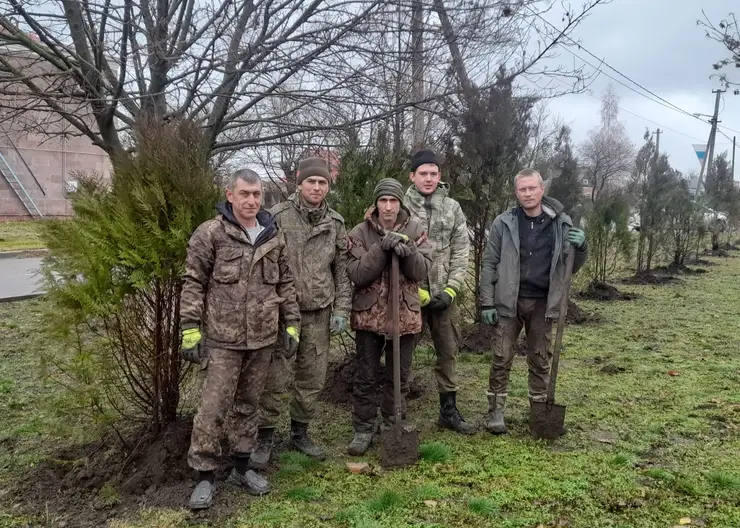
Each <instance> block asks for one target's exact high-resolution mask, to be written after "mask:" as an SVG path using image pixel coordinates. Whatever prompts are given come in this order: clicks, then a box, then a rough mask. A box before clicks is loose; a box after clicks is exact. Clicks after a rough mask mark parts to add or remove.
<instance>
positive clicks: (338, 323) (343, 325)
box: [329, 315, 348, 335]
mask: <svg viewBox="0 0 740 528" xmlns="http://www.w3.org/2000/svg"><path fill="white" fill-rule="evenodd" d="M347 326H348V325H347V318H346V317H342V316H341V315H332V317H331V323H330V324H329V330H330V331H331V335H339V334H343V333H344V332H346V331H347Z"/></svg>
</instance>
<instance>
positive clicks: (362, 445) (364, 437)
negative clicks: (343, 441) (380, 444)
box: [347, 432, 373, 456]
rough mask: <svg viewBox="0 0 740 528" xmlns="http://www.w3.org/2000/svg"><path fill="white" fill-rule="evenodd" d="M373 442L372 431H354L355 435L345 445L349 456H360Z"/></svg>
mask: <svg viewBox="0 0 740 528" xmlns="http://www.w3.org/2000/svg"><path fill="white" fill-rule="evenodd" d="M372 443H373V433H360V432H355V437H354V438H353V439H352V441H351V442H350V443H349V445H348V446H347V454H348V455H350V456H362V455H364V454H365V453H366V452H367V450H368V449H370V445H371V444H372Z"/></svg>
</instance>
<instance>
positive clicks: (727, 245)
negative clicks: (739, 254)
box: [719, 242, 740, 251]
mask: <svg viewBox="0 0 740 528" xmlns="http://www.w3.org/2000/svg"><path fill="white" fill-rule="evenodd" d="M719 248H720V249H724V250H725V251H740V247H738V246H736V245H735V244H730V243H728V242H725V243H724V244H720V245H719Z"/></svg>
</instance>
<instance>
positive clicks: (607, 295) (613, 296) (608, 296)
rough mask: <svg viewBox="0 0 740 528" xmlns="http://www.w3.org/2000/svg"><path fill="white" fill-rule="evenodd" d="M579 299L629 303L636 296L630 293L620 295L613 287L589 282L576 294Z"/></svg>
mask: <svg viewBox="0 0 740 528" xmlns="http://www.w3.org/2000/svg"><path fill="white" fill-rule="evenodd" d="M578 297H579V298H581V299H588V300H592V301H631V300H633V299H636V298H637V297H638V296H637V295H635V294H632V293H622V292H620V291H619V290H618V289H617V288H616V287H615V286H612V285H611V284H607V283H605V282H593V281H592V282H590V283H589V284H588V287H586V289H585V290H583V291H582V292H580V293H579V294H578Z"/></svg>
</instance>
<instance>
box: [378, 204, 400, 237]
mask: <svg viewBox="0 0 740 528" xmlns="http://www.w3.org/2000/svg"><path fill="white" fill-rule="evenodd" d="M377 207H378V218H380V223H381V225H382V226H383V227H384V228H386V229H393V228H394V227H395V225H396V219H397V218H398V211H400V210H401V202H399V201H398V198H395V197H394V196H381V197H380V198H378V204H377Z"/></svg>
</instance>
